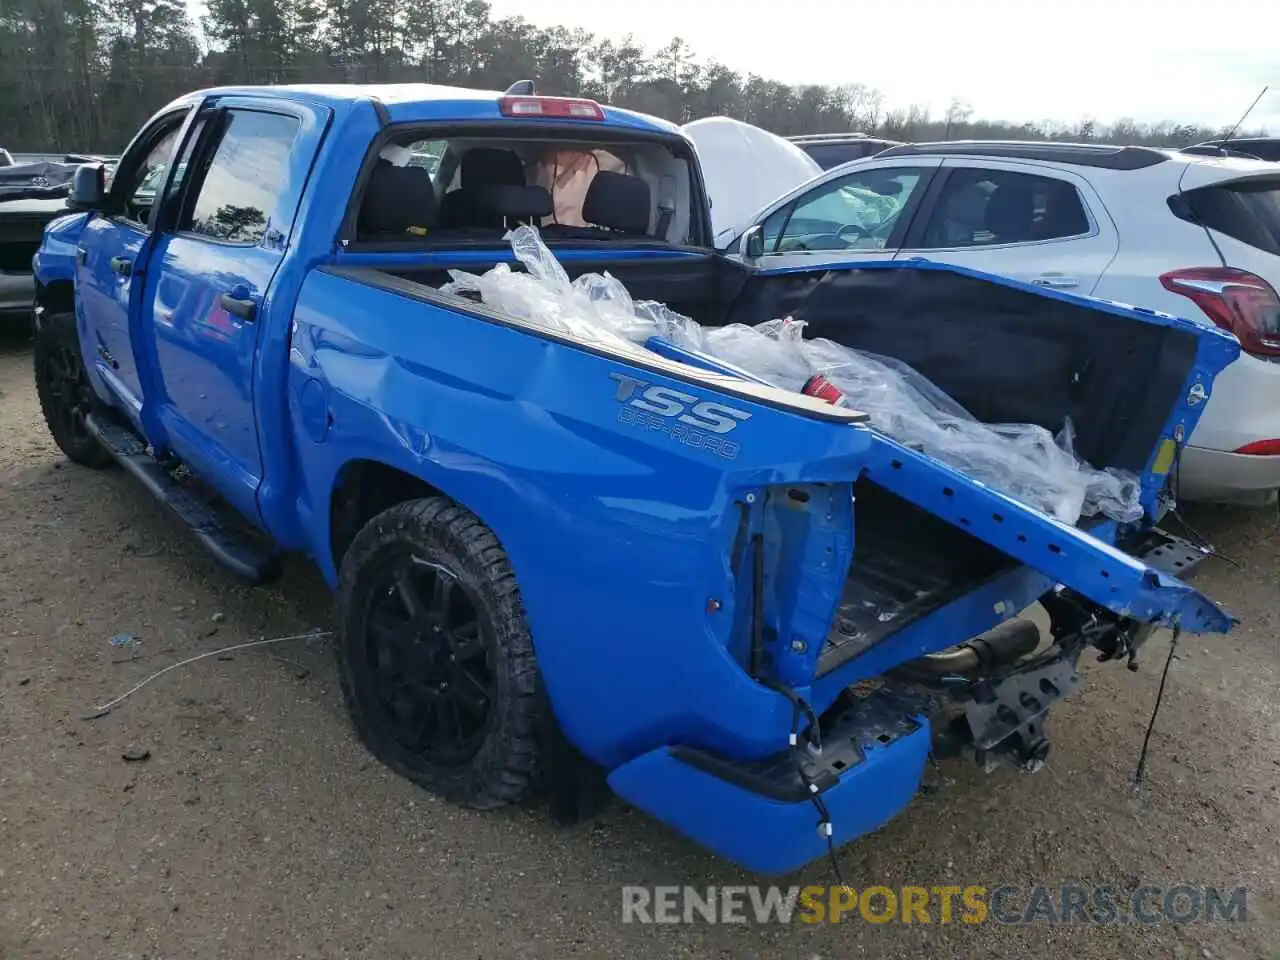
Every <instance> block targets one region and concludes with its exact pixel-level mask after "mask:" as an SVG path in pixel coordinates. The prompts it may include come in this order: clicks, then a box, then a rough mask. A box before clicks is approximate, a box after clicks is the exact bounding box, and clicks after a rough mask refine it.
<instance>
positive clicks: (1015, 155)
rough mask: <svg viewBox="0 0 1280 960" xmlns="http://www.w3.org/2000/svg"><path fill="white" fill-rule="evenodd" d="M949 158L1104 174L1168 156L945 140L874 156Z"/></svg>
mask: <svg viewBox="0 0 1280 960" xmlns="http://www.w3.org/2000/svg"><path fill="white" fill-rule="evenodd" d="M915 156H951V157H993V158H1007V159H1010V160H1047V161H1049V162H1050V163H1067V164H1073V165H1075V166H1081V167H1098V168H1100V169H1103V170H1142V169H1144V168H1146V167H1153V166H1155V165H1156V164H1158V163H1164V162H1165V161H1166V160H1168V159H1169V155H1168V154H1167V153H1165V152H1163V151H1161V150H1157V149H1155V148H1154V147H1121V146H1114V145H1111V144H1102V143H1052V142H1048V141H1045V142H1041V141H1037V140H948V141H941V142H937V143H908V144H903V145H902V146H900V147H890V148H889V149H888V150H884V151H881V152H880V153H878V154H876V157H877V159H887V158H889V157H915Z"/></svg>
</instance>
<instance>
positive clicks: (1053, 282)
mask: <svg viewBox="0 0 1280 960" xmlns="http://www.w3.org/2000/svg"><path fill="white" fill-rule="evenodd" d="M1031 282H1032V283H1034V284H1035V285H1036V286H1037V287H1048V288H1049V289H1051V290H1071V289H1074V288H1075V287H1078V286H1080V281H1079V280H1078V279H1076V278H1075V277H1066V276H1063V275H1062V274H1060V273H1045V274H1042V275H1040V276H1038V277H1035V278H1034V279H1033V280H1032V281H1031Z"/></svg>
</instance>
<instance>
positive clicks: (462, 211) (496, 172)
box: [440, 147, 526, 230]
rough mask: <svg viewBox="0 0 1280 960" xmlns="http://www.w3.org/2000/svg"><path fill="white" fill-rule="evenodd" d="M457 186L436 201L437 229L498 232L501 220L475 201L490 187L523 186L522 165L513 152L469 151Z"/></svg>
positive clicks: (491, 149) (493, 148)
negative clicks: (479, 229)
mask: <svg viewBox="0 0 1280 960" xmlns="http://www.w3.org/2000/svg"><path fill="white" fill-rule="evenodd" d="M461 168H462V170H461V178H460V179H461V183H460V184H459V186H458V189H457V190H451V191H449V192H448V193H446V194H445V195H444V196H443V197H442V198H441V200H440V228H441V229H442V230H448V229H451V228H457V227H482V228H489V229H493V230H501V229H502V218H501V217H500V216H495V215H494V213H493V211H491V210H486V209H485V208H484V206H483V205H481V204H480V203H479V202H478V200H479V198H480V195H481V192H482V191H484V190H485V189H486V188H491V187H523V186H525V185H526V184H525V174H524V164H523V163H521V162H520V158H519V157H518V156H517V155H516V152H515V151H514V150H501V149H499V148H497V147H472V148H471V149H470V150H468V151H467V152H466V153H464V154H463V155H462V163H461Z"/></svg>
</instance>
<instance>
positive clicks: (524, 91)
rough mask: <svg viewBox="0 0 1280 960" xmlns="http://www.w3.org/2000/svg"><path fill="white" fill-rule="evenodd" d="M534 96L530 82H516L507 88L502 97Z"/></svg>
mask: <svg viewBox="0 0 1280 960" xmlns="http://www.w3.org/2000/svg"><path fill="white" fill-rule="evenodd" d="M533 95H534V89H533V81H532V80H517V81H516V82H515V83H513V84H512V85H511V86H509V87H507V91H506V93H504V94H503V96H504V97H532V96H533Z"/></svg>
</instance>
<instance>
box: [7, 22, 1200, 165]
mask: <svg viewBox="0 0 1280 960" xmlns="http://www.w3.org/2000/svg"><path fill="white" fill-rule="evenodd" d="M523 79H532V80H534V81H535V82H536V84H537V88H538V91H539V92H541V93H548V94H561V95H582V96H588V97H593V98H595V99H598V100H601V101H605V102H610V103H614V104H617V105H619V106H624V107H629V108H631V109H635V110H640V111H643V112H645V113H650V114H655V115H657V116H661V117H665V118H667V119H669V120H673V121H676V122H679V123H683V122H687V121H689V120H692V119H695V118H698V117H704V116H714V115H726V116H731V117H736V118H738V119H740V120H745V121H747V122H749V123H754V124H756V125H758V126H761V127H764V128H766V129H768V130H772V131H774V132H775V133H779V134H782V135H791V134H797V133H828V132H840V131H852V130H857V131H863V132H866V133H868V134H878V135H880V136H886V137H890V138H893V139H898V140H933V139H955V138H967V137H974V138H984V139H986V138H1017V139H1037V140H1039V139H1070V140H1094V141H1100V142H1101V141H1105V142H1113V143H1145V144H1152V145H1179V146H1180V145H1185V144H1188V143H1194V142H1197V141H1199V140H1204V139H1208V138H1210V137H1213V136H1219V135H1221V134H1222V131H1221V130H1216V129H1210V128H1206V127H1200V126H1196V125H1190V124H1176V123H1172V122H1169V123H1161V124H1139V123H1136V122H1134V121H1132V120H1121V121H1119V122H1117V123H1113V124H1100V123H1096V122H1094V121H1093V120H1089V119H1084V120H1080V121H1077V122H1075V123H1073V124H1063V123H1056V122H1052V121H1047V120H1042V121H1038V122H1025V123H1009V122H1001V121H993V120H982V119H979V118H976V117H975V116H974V113H973V110H972V109H971V108H970V107H969V106H968V105H966V104H964V103H961V102H959V101H953V102H952V104H951V106H950V107H949V108H948V109H947V111H946V112H945V114H944V115H941V116H938V115H931V114H930V111H929V110H928V109H927V108H926V107H922V106H908V107H905V108H898V109H888V108H887V107H886V104H885V98H884V96H883V95H882V94H881V93H880V92H879V91H878V90H875V89H873V88H872V87H870V86H867V85H865V84H861V83H848V84H844V85H841V86H836V87H832V86H818V85H807V86H795V85H788V84H783V83H778V82H776V81H774V80H769V79H767V78H765V77H763V76H759V75H757V74H754V73H749V74H745V75H744V74H741V73H739V72H737V71H735V70H732V69H730V68H728V67H726V66H724V65H723V64H720V63H717V62H715V61H707V60H704V59H703V58H701V57H699V56H697V55H695V53H694V51H693V50H691V49H690V48H689V46H688V45H687V44H686V43H685V42H684V41H682V40H680V39H673V40H672V41H671V42H670V43H668V44H667V45H666V46H664V47H663V48H662V49H660V50H656V51H652V50H647V49H645V48H644V47H643V46H642V45H640V44H638V43H636V42H634V40H633V39H632V38H630V37H623V38H620V39H618V38H613V39H610V38H601V37H596V36H593V35H592V34H590V33H588V32H586V31H584V30H580V29H569V28H566V27H556V26H551V27H543V26H538V25H535V24H532V23H529V22H528V21H526V20H525V19H523V18H521V17H505V18H501V19H495V18H494V17H493V16H492V14H491V11H490V8H489V5H488V3H486V2H485V0H207V10H206V14H205V16H203V17H202V18H201V21H200V22H199V23H194V22H192V20H191V18H190V16H189V15H188V12H187V6H186V4H185V3H184V2H183V0H4V2H3V6H2V7H0V145H3V146H6V147H8V148H9V149H10V150H28V151H38V152H49V151H84V152H89V151H94V152H101V153H117V152H119V151H120V150H122V149H123V147H124V145H125V144H126V143H127V142H128V140H129V138H130V137H131V136H132V134H133V133H134V132H135V131H136V130H137V129H138V127H139V126H140V125H141V124H142V123H143V122H144V121H145V120H146V119H147V117H149V116H150V115H151V114H152V113H153V112H154V111H155V110H156V109H158V108H159V107H160V106H162V105H163V104H165V103H166V102H168V101H169V100H171V99H173V98H174V97H176V96H178V95H180V94H182V93H185V92H188V91H190V90H194V89H199V88H202V87H207V86H216V85H220V84H233V83H252V84H258V83H267V84H273V83H294V82H353V83H362V82H374V81H380V82H396V81H426V82H430V83H447V84H455V85H459V86H468V87H483V88H491V89H505V88H506V87H507V86H509V85H510V84H511V83H513V82H515V81H516V80H523ZM1086 106H1087V105H1084V104H1082V107H1086Z"/></svg>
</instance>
